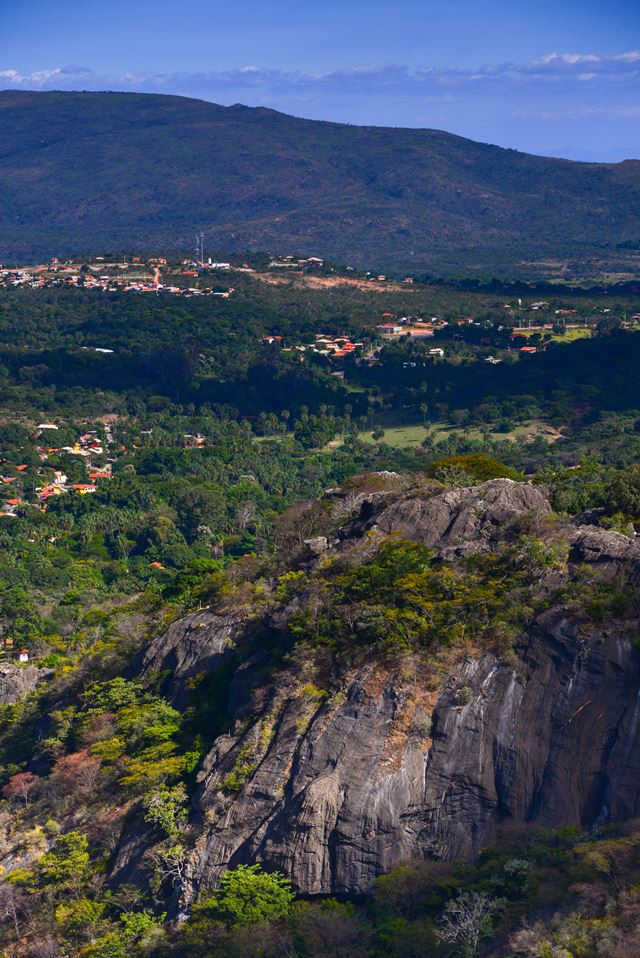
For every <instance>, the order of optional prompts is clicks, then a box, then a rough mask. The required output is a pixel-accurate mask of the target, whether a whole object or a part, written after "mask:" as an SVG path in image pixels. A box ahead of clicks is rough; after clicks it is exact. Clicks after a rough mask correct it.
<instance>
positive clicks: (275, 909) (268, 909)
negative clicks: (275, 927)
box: [202, 865, 295, 925]
mask: <svg viewBox="0 0 640 958" xmlns="http://www.w3.org/2000/svg"><path fill="white" fill-rule="evenodd" d="M294 898H295V895H294V893H293V891H292V890H291V884H290V882H289V881H288V879H287V878H285V876H284V875H283V874H281V873H280V872H271V873H267V872H264V871H263V870H262V868H261V867H260V865H238V867H237V868H233V869H229V871H227V872H225V873H224V875H223V876H222V878H221V879H220V888H219V890H218V892H217V893H216V894H215V895H214V896H213V897H212V898H210V899H208V900H207V901H205V902H203V904H202V908H203V909H204V910H206V911H208V912H209V913H210V914H211V915H212V916H213V917H216V918H219V919H220V920H222V921H224V922H226V923H227V924H229V925H252V924H254V923H256V922H260V921H273V920H275V919H277V918H283V917H284V916H285V915H287V914H288V912H289V909H290V908H291V904H292V902H293V900H294Z"/></svg>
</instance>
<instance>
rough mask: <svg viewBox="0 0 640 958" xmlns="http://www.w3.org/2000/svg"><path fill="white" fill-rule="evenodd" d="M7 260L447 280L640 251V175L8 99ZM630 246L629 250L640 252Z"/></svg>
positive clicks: (245, 120)
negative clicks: (123, 259)
mask: <svg viewBox="0 0 640 958" xmlns="http://www.w3.org/2000/svg"><path fill="white" fill-rule="evenodd" d="M0 129H1V136H0V256H2V257H4V258H7V259H14V260H15V259H20V258H25V257H30V256H34V255H38V256H40V255H52V254H63V253H68V252H78V251H83V250H87V249H94V250H95V249H96V248H98V247H102V248H103V249H109V250H113V249H123V250H129V251H130V250H132V249H134V250H150V249H155V250H159V249H162V250H182V251H187V252H189V251H191V248H192V246H193V236H194V233H195V231H196V229H203V230H204V231H205V233H206V237H207V243H208V246H209V249H210V250H212V249H214V248H216V247H217V248H219V249H227V250H233V249H236V250H245V249H269V250H272V251H277V252H289V251H290V252H293V251H295V252H299V253H306V254H307V255H309V254H319V255H321V256H325V257H332V258H337V259H338V260H340V261H343V262H344V261H346V262H349V263H354V264H356V265H365V266H371V267H374V266H379V267H388V268H391V267H396V268H398V269H400V270H403V271H411V270H412V269H429V270H433V271H434V272H451V271H454V272H455V271H457V272H461V271H473V270H476V271H477V270H480V271H482V270H492V271H493V272H495V273H498V274H501V273H502V274H504V272H505V270H508V269H512V268H513V267H515V266H517V264H519V263H520V264H521V263H522V261H523V260H524V261H529V260H540V259H541V258H542V259H544V258H545V257H546V258H549V257H555V258H560V259H571V260H577V259H578V260H579V259H582V260H584V259H585V258H588V257H596V259H598V261H602V264H606V265H609V266H613V265H615V264H616V263H617V262H618V261H619V260H620V258H621V256H622V255H623V254H624V255H627V254H628V249H629V248H631V249H633V248H634V246H635V247H636V248H637V244H638V242H639V241H640V233H639V230H638V225H637V224H638V214H639V213H640V163H639V162H637V161H628V162H625V163H620V164H615V165H614V164H580V163H575V162H569V161H565V160H556V159H549V158H543V157H537V156H531V155H527V154H522V153H518V152H517V151H514V150H505V149H501V148H498V147H495V146H488V145H485V144H481V143H475V142H473V141H471V140H467V139H463V138H462V137H459V136H453V135H451V134H448V133H443V132H439V131H437V130H408V129H391V128H388V129H387V128H374V127H355V126H347V125H341V124H336V123H325V122H317V121H311V120H303V119H297V118H294V117H290V116H286V115H284V114H280V113H276V112H274V111H272V110H267V109H262V108H260V109H250V108H248V107H244V106H240V105H236V106H232V107H228V108H225V107H221V106H217V105H215V104H211V103H205V102H202V101H199V100H192V99H186V98H182V97H174V96H158V95H149V94H124V93H36V92H33V93H32V92H17V91H5V92H4V93H1V94H0ZM625 250H626V252H625Z"/></svg>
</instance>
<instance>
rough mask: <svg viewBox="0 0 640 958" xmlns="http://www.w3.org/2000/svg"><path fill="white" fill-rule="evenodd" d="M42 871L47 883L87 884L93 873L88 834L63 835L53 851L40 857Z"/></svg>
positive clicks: (81, 885)
mask: <svg viewBox="0 0 640 958" xmlns="http://www.w3.org/2000/svg"><path fill="white" fill-rule="evenodd" d="M40 873H41V875H42V878H43V881H44V882H45V884H47V885H54V886H66V885H68V886H71V887H75V888H79V887H83V886H85V885H86V883H87V882H88V880H89V878H90V875H91V863H90V859H89V842H88V841H87V836H86V835H82V834H80V832H68V833H67V834H66V835H61V836H60V838H59V839H58V841H57V842H56V844H55V846H54V847H53V848H52V849H51V851H49V852H47V853H46V854H45V855H43V856H42V858H41V859H40Z"/></svg>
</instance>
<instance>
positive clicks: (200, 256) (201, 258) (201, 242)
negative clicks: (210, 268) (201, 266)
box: [196, 233, 204, 263]
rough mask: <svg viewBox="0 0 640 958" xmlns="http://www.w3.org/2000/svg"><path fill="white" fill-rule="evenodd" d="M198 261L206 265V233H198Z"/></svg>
mask: <svg viewBox="0 0 640 958" xmlns="http://www.w3.org/2000/svg"><path fill="white" fill-rule="evenodd" d="M196 259H197V261H198V262H199V263H204V233H196Z"/></svg>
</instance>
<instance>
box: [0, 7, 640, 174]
mask: <svg viewBox="0 0 640 958" xmlns="http://www.w3.org/2000/svg"><path fill="white" fill-rule="evenodd" d="M3 87H4V88H12V87H14V88H23V89H121V90H140V91H149V92H163V93H179V94H182V95H185V96H198V97H201V98H203V99H209V100H212V101H215V102H219V103H224V104H229V103H234V102H242V103H247V104H249V105H251V106H257V105H262V106H269V107H272V108H274V109H278V110H283V111H284V112H288V113H294V114H296V115H299V116H308V117H313V118H317V119H328V120H338V121H341V122H350V123H373V124H379V125H390V126H427V127H436V128H440V129H446V130H450V131H452V132H455V133H460V134H462V135H465V136H470V137H472V138H474V139H478V140H483V141H487V142H494V143H499V144H500V145H503V146H510V147H515V148H517V149H522V150H529V151H531V152H536V153H555V154H556V155H563V156H571V157H575V158H578V159H604V160H608V159H613V160H615V159H621V158H623V157H626V156H633V157H640V0H609V2H604V0H554V2H552V0H421V2H419V0H396V2H395V3H390V2H387V0H369V2H366V3H365V2H361V0H322V2H321V3H318V2H316V3H312V2H308V0H307V2H305V0H298V2H291V0H261V2H256V0H244V2H243V3H231V2H227V3H221V2H218V0H214V2H211V0H210V2H204V0H180V2H176V0H171V2H167V0H154V2H150V0H134V2H131V0H129V2H123V0H105V2H104V3H101V4H100V3H99V4H89V3H87V2H86V0H82V2H80V0H63V2H61V3H57V4H56V3H51V2H47V3H45V2H43V0H20V2H16V0H0V88H3Z"/></svg>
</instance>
